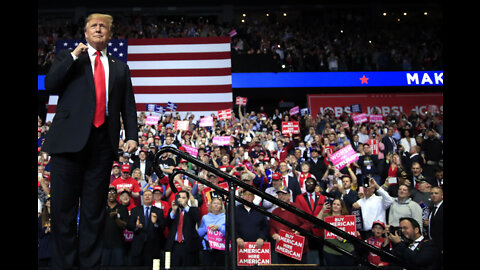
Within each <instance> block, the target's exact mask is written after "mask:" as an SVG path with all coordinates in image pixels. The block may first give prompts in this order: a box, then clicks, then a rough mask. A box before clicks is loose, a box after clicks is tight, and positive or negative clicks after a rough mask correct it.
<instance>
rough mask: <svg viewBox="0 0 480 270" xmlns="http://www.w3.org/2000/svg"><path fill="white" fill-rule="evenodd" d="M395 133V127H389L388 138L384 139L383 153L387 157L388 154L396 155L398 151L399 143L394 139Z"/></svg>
mask: <svg viewBox="0 0 480 270" xmlns="http://www.w3.org/2000/svg"><path fill="white" fill-rule="evenodd" d="M393 133H394V130H393V127H388V129H387V134H386V136H384V137H383V138H382V143H383V145H384V146H385V149H384V150H383V153H384V154H385V155H386V154H388V153H396V152H397V150H398V145H399V143H398V142H397V140H396V139H395V138H393Z"/></svg>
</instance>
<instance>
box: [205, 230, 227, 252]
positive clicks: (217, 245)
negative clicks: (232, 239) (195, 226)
mask: <svg viewBox="0 0 480 270" xmlns="http://www.w3.org/2000/svg"><path fill="white" fill-rule="evenodd" d="M207 236H208V244H209V245H210V247H211V248H212V249H218V250H225V235H223V233H221V232H220V231H218V230H217V231H212V230H211V229H210V227H207Z"/></svg>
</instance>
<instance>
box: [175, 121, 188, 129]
mask: <svg viewBox="0 0 480 270" xmlns="http://www.w3.org/2000/svg"><path fill="white" fill-rule="evenodd" d="M188 124H189V122H188V121H178V120H175V127H174V129H175V130H188Z"/></svg>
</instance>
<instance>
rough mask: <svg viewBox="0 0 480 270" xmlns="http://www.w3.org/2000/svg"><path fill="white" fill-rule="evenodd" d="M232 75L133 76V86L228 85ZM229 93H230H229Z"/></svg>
mask: <svg viewBox="0 0 480 270" xmlns="http://www.w3.org/2000/svg"><path fill="white" fill-rule="evenodd" d="M229 84H232V76H231V75H228V76H199V77H133V78H132V85H133V86H174V85H229ZM230 94H231V93H230Z"/></svg>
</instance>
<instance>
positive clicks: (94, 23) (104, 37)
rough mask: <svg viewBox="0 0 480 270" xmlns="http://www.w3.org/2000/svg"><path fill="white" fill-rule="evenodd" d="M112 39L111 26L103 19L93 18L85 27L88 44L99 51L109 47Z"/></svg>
mask: <svg viewBox="0 0 480 270" xmlns="http://www.w3.org/2000/svg"><path fill="white" fill-rule="evenodd" d="M110 38H112V33H111V32H110V25H109V24H108V22H107V21H106V20H105V19H103V18H93V19H91V20H90V21H89V22H88V23H87V26H86V27H85V39H86V40H87V42H88V44H90V45H92V47H94V48H95V49H97V50H103V49H105V48H106V47H107V43H108V41H109V40H110Z"/></svg>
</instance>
